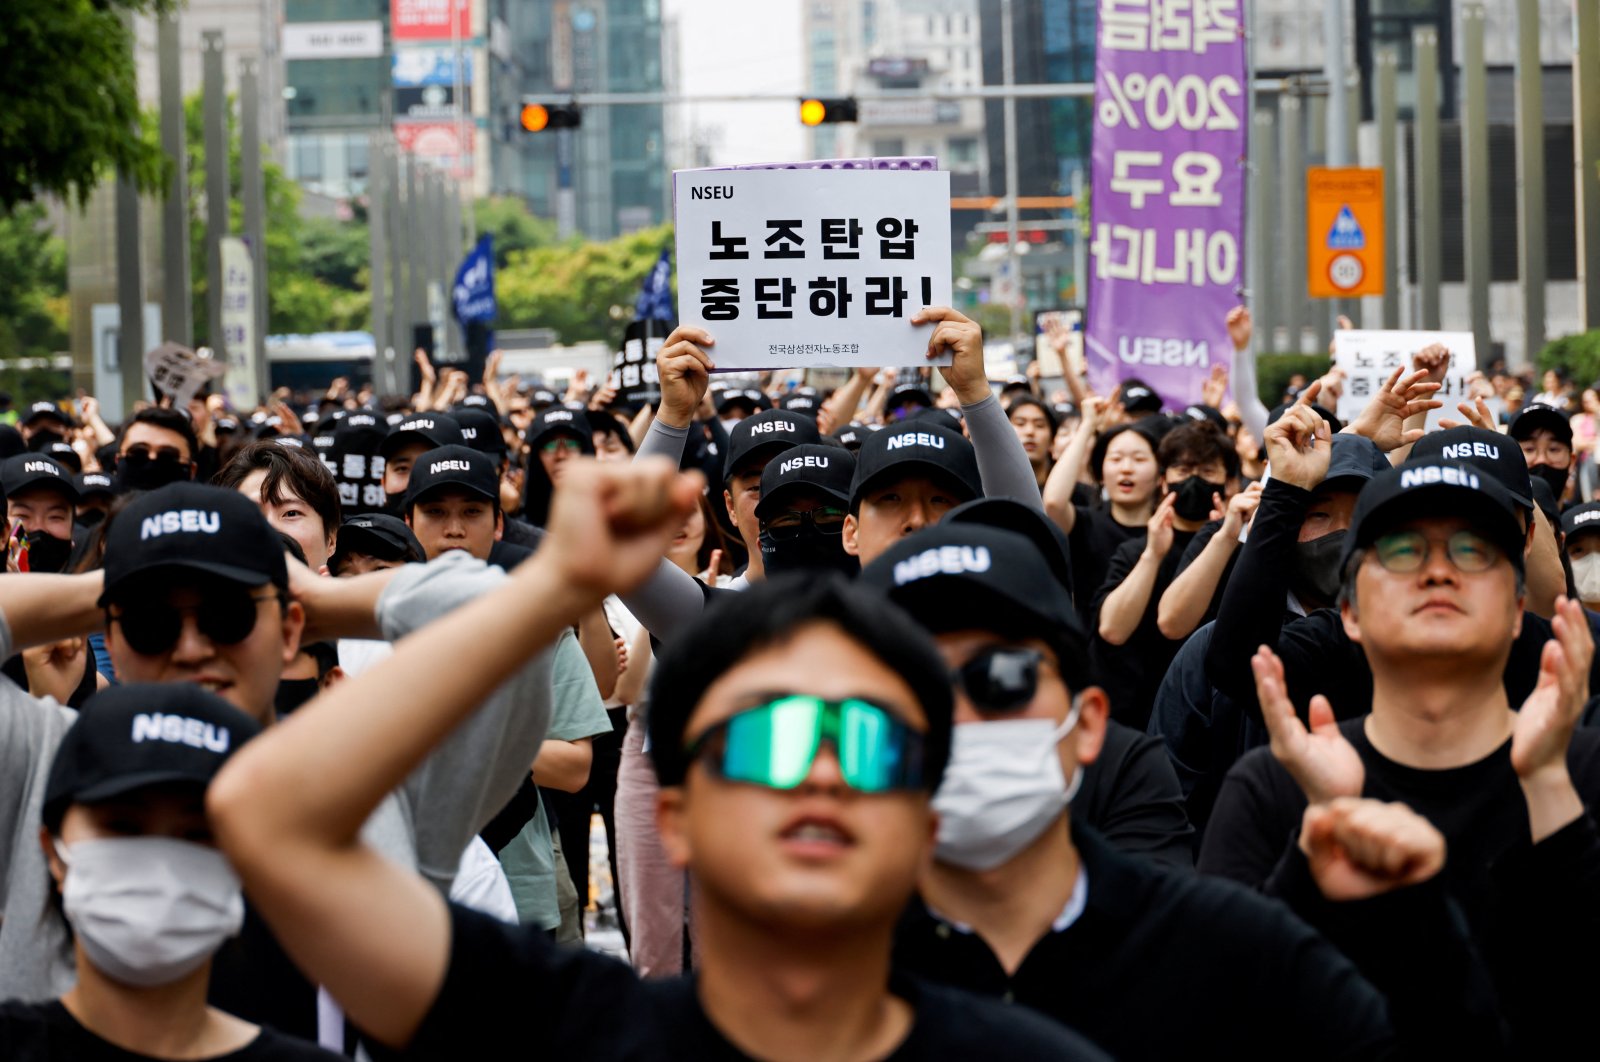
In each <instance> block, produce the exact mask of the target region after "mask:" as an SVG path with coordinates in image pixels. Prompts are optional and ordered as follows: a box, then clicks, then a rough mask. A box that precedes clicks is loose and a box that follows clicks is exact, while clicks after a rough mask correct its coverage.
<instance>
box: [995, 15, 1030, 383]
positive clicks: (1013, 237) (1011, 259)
mask: <svg viewBox="0 0 1600 1062" xmlns="http://www.w3.org/2000/svg"><path fill="white" fill-rule="evenodd" d="M1016 70H1017V66H1016V53H1015V47H1014V45H1013V43H1012V40H1011V0H1000V71H1001V73H1000V79H1001V81H1002V82H1003V83H1004V84H1003V85H1002V87H1003V88H1008V89H1009V88H1011V87H1012V84H1013V82H1015V80H1016ZM1001 108H1002V112H1003V114H1004V116H1005V141H1006V270H1007V272H1009V273H1010V274H1011V283H1012V285H1013V287H1014V288H1015V290H1014V291H1013V292H1012V293H1011V297H1010V299H1008V300H1007V301H1008V302H1010V304H1011V306H1010V309H1011V346H1012V349H1013V351H1015V350H1016V349H1017V346H1018V341H1019V337H1020V336H1021V333H1022V301H1023V299H1024V298H1025V297H1026V295H1025V293H1024V291H1023V287H1022V269H1021V263H1020V262H1018V261H1017V98H1016V97H1015V96H1007V97H1006V98H1005V100H1004V101H1003V103H1002V104H1001ZM1013 356H1015V355H1013Z"/></svg>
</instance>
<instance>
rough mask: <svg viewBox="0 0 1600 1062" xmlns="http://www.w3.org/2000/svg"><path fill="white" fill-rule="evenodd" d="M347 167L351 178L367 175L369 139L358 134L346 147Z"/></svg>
mask: <svg viewBox="0 0 1600 1062" xmlns="http://www.w3.org/2000/svg"><path fill="white" fill-rule="evenodd" d="M345 165H346V166H347V167H348V169H349V172H350V176H351V178H362V177H365V176H366V175H367V138H366V137H364V136H361V135H359V134H357V135H356V136H352V137H351V138H350V140H349V142H348V143H347V144H346V145H345Z"/></svg>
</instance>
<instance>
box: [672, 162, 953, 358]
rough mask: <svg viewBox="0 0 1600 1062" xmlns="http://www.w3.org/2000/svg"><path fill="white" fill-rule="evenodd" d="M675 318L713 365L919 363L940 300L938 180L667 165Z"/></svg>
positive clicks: (925, 174) (879, 173)
mask: <svg viewBox="0 0 1600 1062" xmlns="http://www.w3.org/2000/svg"><path fill="white" fill-rule="evenodd" d="M673 189H674V193H675V195H676V201H677V206H676V213H677V250H678V319H679V320H680V321H681V322H683V323H684V324H693V325H698V326H699V327H702V328H704V329H706V330H707V331H709V332H710V333H711V334H712V335H713V336H715V337H716V340H717V343H716V348H715V349H714V350H712V351H711V356H712V358H713V359H714V360H715V361H716V363H717V366H718V368H719V369H787V368H800V367H812V366H824V365H841V366H861V365H925V364H927V359H926V357H925V354H926V352H927V349H928V336H929V335H930V334H931V333H932V331H933V326H932V325H917V326H913V325H912V324H911V323H910V319H911V315H912V314H914V313H916V312H917V310H919V309H921V308H922V307H923V306H925V305H931V306H948V305H950V174H949V173H948V172H945V171H940V170H933V171H926V170H920V171H919V170H820V169H803V170H778V169H773V170H711V171H707V170H680V171H678V172H676V173H674V174H673Z"/></svg>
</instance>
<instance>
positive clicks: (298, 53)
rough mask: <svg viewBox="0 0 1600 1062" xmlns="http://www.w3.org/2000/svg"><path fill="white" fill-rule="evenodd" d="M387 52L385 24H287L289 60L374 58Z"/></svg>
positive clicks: (285, 45) (285, 46)
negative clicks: (384, 32)
mask: <svg viewBox="0 0 1600 1062" xmlns="http://www.w3.org/2000/svg"><path fill="white" fill-rule="evenodd" d="M382 54H383V23H381V22H378V21H376V20H374V21H371V22H289V23H286V24H285V25H284V27H283V57H284V58H285V59H372V58H374V57H376V56H380V55H382Z"/></svg>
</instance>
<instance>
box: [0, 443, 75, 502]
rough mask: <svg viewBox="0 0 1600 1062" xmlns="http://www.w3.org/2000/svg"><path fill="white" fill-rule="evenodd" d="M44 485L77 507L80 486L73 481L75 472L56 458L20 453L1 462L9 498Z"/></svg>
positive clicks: (0, 479) (0, 486) (0, 481)
mask: <svg viewBox="0 0 1600 1062" xmlns="http://www.w3.org/2000/svg"><path fill="white" fill-rule="evenodd" d="M41 486H43V487H50V488H53V489H54V490H56V491H57V492H58V493H60V494H62V495H64V496H65V497H66V499H67V500H68V501H70V502H72V503H73V504H77V501H78V487H77V484H75V483H73V481H72V470H71V469H70V468H68V467H67V466H65V465H63V464H62V463H61V462H60V461H57V460H56V459H55V458H53V457H49V456H46V455H45V454H18V455H17V456H15V457H8V458H6V459H5V460H4V461H0V490H4V491H5V496H6V497H7V498H15V497H16V496H17V495H18V494H21V493H23V492H24V491H29V490H33V489H34V488H35V487H41Z"/></svg>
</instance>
